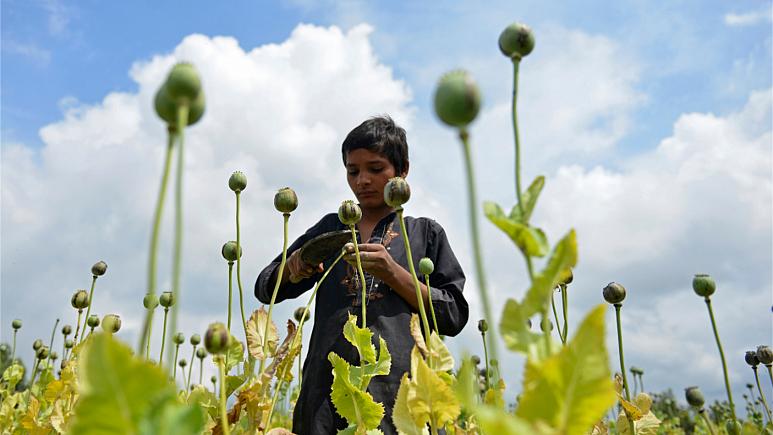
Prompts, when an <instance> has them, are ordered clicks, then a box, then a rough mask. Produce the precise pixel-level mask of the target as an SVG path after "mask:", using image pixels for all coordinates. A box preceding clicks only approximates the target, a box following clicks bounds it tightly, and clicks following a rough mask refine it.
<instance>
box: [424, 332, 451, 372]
mask: <svg viewBox="0 0 773 435" xmlns="http://www.w3.org/2000/svg"><path fill="white" fill-rule="evenodd" d="M429 352H430V355H431V356H432V358H430V367H432V370H435V371H437V372H447V371H449V370H453V369H454V357H453V355H451V352H450V351H449V350H448V348H447V347H446V344H445V343H443V340H441V339H440V336H439V335H437V332H435V331H432V332H431V333H430V336H429Z"/></svg>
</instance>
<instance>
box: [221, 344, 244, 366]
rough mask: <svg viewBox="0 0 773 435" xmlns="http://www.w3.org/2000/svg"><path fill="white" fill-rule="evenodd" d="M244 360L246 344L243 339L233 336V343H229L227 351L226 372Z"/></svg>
mask: <svg viewBox="0 0 773 435" xmlns="http://www.w3.org/2000/svg"><path fill="white" fill-rule="evenodd" d="M243 361H244V345H243V344H242V342H241V341H239V340H237V339H236V338H235V337H233V336H231V344H229V345H228V352H226V359H225V372H226V373H228V372H230V371H231V369H232V368H234V367H236V366H237V365H238V364H239V363H241V362H243Z"/></svg>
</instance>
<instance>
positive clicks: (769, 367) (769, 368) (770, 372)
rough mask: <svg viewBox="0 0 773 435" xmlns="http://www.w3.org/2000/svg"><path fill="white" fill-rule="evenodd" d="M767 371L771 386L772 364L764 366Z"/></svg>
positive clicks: (772, 379)
mask: <svg viewBox="0 0 773 435" xmlns="http://www.w3.org/2000/svg"><path fill="white" fill-rule="evenodd" d="M765 367H766V368H767V369H768V377H769V378H770V385H773V364H765Z"/></svg>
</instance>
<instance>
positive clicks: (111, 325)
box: [102, 314, 121, 334]
mask: <svg viewBox="0 0 773 435" xmlns="http://www.w3.org/2000/svg"><path fill="white" fill-rule="evenodd" d="M120 329H121V316H119V315H118V314H107V315H105V317H103V318H102V330H103V331H105V332H109V333H112V334H115V333H116V332H118V331H119V330H120Z"/></svg>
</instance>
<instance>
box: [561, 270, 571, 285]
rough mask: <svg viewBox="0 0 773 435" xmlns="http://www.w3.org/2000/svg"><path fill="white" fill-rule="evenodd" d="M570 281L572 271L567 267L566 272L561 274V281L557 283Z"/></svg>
mask: <svg viewBox="0 0 773 435" xmlns="http://www.w3.org/2000/svg"><path fill="white" fill-rule="evenodd" d="M572 281H574V272H572V269H571V268H569V269H567V270H566V273H564V274H563V275H561V281H560V283H559V284H563V285H569V284H571V283H572Z"/></svg>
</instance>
